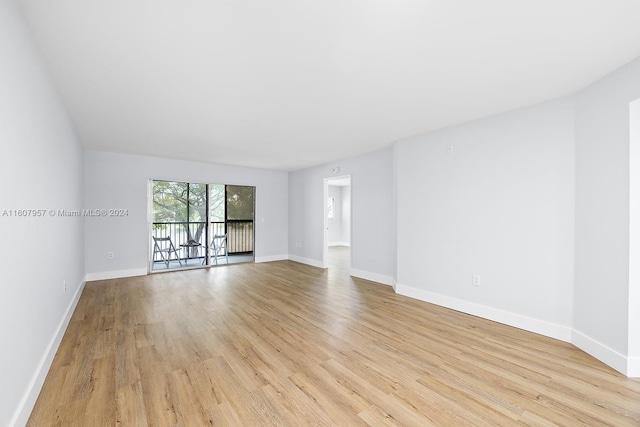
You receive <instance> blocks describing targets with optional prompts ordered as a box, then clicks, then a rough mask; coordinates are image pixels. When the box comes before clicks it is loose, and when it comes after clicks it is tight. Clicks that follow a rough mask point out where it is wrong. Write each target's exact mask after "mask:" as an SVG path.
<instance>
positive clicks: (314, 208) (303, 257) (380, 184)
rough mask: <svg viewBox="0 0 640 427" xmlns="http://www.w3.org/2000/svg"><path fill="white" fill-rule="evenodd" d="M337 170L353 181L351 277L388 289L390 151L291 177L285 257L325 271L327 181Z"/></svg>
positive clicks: (390, 269) (392, 263) (390, 270)
mask: <svg viewBox="0 0 640 427" xmlns="http://www.w3.org/2000/svg"><path fill="white" fill-rule="evenodd" d="M335 166H339V167H340V174H341V175H349V174H350V175H351V209H352V210H351V227H352V230H351V266H352V271H351V273H352V274H353V275H356V276H359V277H364V278H368V279H371V280H377V281H379V282H382V283H387V284H391V281H392V277H393V276H392V274H393V271H394V269H395V261H394V259H393V257H392V247H391V246H392V245H391V243H392V239H393V232H394V230H393V226H392V215H393V212H392V209H393V206H392V202H393V154H392V150H390V149H389V150H382V151H377V152H374V153H370V154H366V155H362V156H358V157H354V158H350V159H343V160H339V161H336V162H333V163H331V164H326V165H321V166H317V167H313V168H307V169H303V170H299V171H295V172H290V173H289V254H290V257H291V259H293V260H296V261H300V262H305V263H308V264H311V265H316V266H322V265H323V260H322V257H323V249H324V248H323V238H324V237H323V233H324V231H323V227H324V212H325V208H324V207H325V205H326V202H325V201H324V188H323V186H324V182H323V180H324V179H325V178H331V177H333V176H334V175H333V174H332V172H331V169H332V168H333V167H335Z"/></svg>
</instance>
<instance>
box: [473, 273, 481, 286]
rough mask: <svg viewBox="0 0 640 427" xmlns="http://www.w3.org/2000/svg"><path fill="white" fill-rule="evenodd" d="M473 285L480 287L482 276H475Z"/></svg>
mask: <svg viewBox="0 0 640 427" xmlns="http://www.w3.org/2000/svg"><path fill="white" fill-rule="evenodd" d="M471 283H472V284H473V286H480V275H479V274H474V275H473V279H472V280H471Z"/></svg>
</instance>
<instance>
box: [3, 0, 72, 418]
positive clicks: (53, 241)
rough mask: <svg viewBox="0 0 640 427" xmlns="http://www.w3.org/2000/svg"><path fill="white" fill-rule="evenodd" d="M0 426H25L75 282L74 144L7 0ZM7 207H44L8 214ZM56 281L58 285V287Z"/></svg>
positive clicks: (46, 77) (20, 20)
mask: <svg viewBox="0 0 640 427" xmlns="http://www.w3.org/2000/svg"><path fill="white" fill-rule="evenodd" d="M0 94H2V95H0V151H2V155H1V156H0V182H2V190H1V191H2V193H1V197H0V204H1V206H0V215H2V216H0V235H2V245H0V259H2V260H3V266H4V267H5V268H4V269H3V271H2V297H1V298H0V337H2V348H3V350H2V352H0V382H1V384H2V385H1V387H0V425H3V426H5V425H12V424H13V423H14V422H15V423H16V424H17V425H24V423H26V420H27V418H28V416H29V414H30V412H31V409H32V407H33V404H34V403H35V399H36V398H37V395H38V393H39V391H40V388H41V386H42V383H43V381H44V378H45V376H46V373H47V370H48V368H49V366H50V363H51V361H52V359H53V356H54V354H55V351H56V349H57V346H58V344H59V340H60V339H61V338H62V333H63V332H64V328H65V326H66V323H67V321H68V315H70V309H71V308H73V306H74V303H75V301H76V299H75V298H74V297H75V296H76V295H77V293H78V291H79V290H80V289H81V288H82V278H83V271H84V237H83V220H82V218H78V217H74V218H63V217H57V216H55V215H54V216H50V215H49V213H48V211H49V210H51V209H54V210H57V209H80V208H81V207H82V204H83V201H82V195H83V190H82V149H81V147H80V145H79V144H78V142H77V140H76V137H75V134H74V131H73V129H72V126H71V124H70V122H69V119H68V117H67V114H66V112H65V109H64V107H63V106H62V103H61V101H60V99H59V97H58V94H57V92H56V89H55V87H54V85H53V83H52V81H51V79H50V76H49V72H48V70H47V68H46V66H45V64H44V62H43V60H42V59H41V58H40V56H39V54H38V52H37V51H36V49H35V47H34V44H33V42H32V39H31V35H30V33H29V31H28V30H27V27H26V24H25V22H24V21H23V18H22V15H21V13H20V11H19V9H18V7H17V6H16V4H15V2H14V1H1V2H0ZM11 209H44V210H45V211H46V213H45V216H43V217H20V218H16V217H11V216H7V215H6V214H4V211H5V210H11ZM63 280H66V282H67V291H66V292H64V290H63Z"/></svg>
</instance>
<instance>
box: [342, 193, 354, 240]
mask: <svg viewBox="0 0 640 427" xmlns="http://www.w3.org/2000/svg"><path fill="white" fill-rule="evenodd" d="M340 193H341V196H342V200H341V204H340V207H341V208H342V213H341V215H340V220H341V221H342V237H341V238H340V239H341V240H340V241H341V242H343V243H345V244H346V245H347V246H351V185H345V186H342V187H341V191H340Z"/></svg>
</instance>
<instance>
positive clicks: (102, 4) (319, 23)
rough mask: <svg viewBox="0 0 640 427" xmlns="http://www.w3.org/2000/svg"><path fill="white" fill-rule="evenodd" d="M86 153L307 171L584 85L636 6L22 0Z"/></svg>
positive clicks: (630, 37) (612, 0)
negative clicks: (105, 151) (133, 154)
mask: <svg viewBox="0 0 640 427" xmlns="http://www.w3.org/2000/svg"><path fill="white" fill-rule="evenodd" d="M20 3H21V5H22V6H23V9H24V11H25V16H26V17H27V21H28V23H29V25H30V27H31V29H32V30H33V32H34V34H35V36H36V40H37V43H38V45H39V47H40V48H41V50H42V51H43V53H44V56H45V58H46V60H47V62H48V63H49V65H50V67H51V69H52V72H53V75H54V79H55V81H56V83H57V85H58V87H59V89H60V92H61V93H62V96H63V99H64V102H65V103H66V105H67V107H68V109H69V112H70V114H71V117H72V119H73V121H74V124H75V126H76V129H77V132H78V134H79V137H80V139H81V140H82V142H83V144H84V145H85V146H86V147H87V148H90V149H97V150H107V151H117V152H126V153H137V154H147V155H155V156H162V157H172V158H182V159H193V160H205V161H211V162H218V163H228V164H234V165H244V166H254V167H263V168H269V169H279V170H296V169H301V168H304V167H308V166H313V165H317V164H321V163H325V162H329V161H332V160H336V159H341V158H345V157H350V156H354V155H358V154H362V153H365V152H370V151H375V150H378V149H381V148H384V147H389V146H390V145H391V144H392V143H393V142H394V141H396V140H398V139H401V138H405V137H408V136H412V135H415V134H419V133H423V132H426V131H430V130H434V129H438V128H442V127H445V126H450V125H453V124H456V123H461V122H465V121H469V120H473V119H476V118H480V117H484V116H488V115H492V114H496V113H499V112H502V111H506V110H510V109H514V108H518V107H522V106H526V105H530V104H534V103H537V102H541V101H544V100H548V99H553V98H557V97H561V96H565V95H568V94H571V93H574V92H576V91H578V90H580V89H582V88H584V87H585V86H587V85H589V84H590V83H592V82H593V81H595V80H596V79H598V78H600V77H602V76H604V75H606V74H607V73H609V72H611V71H613V70H614V69H616V68H618V67H620V66H622V65H624V64H625V63H627V62H629V61H631V60H632V59H634V58H636V57H639V56H640V1H638V0H626V1H625V0H602V1H593V0H536V1H533V0H532V1H514V0H484V1H478V0H438V1H436V0H421V1H417V0H317V1H308V0H206V1H205V0H20Z"/></svg>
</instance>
